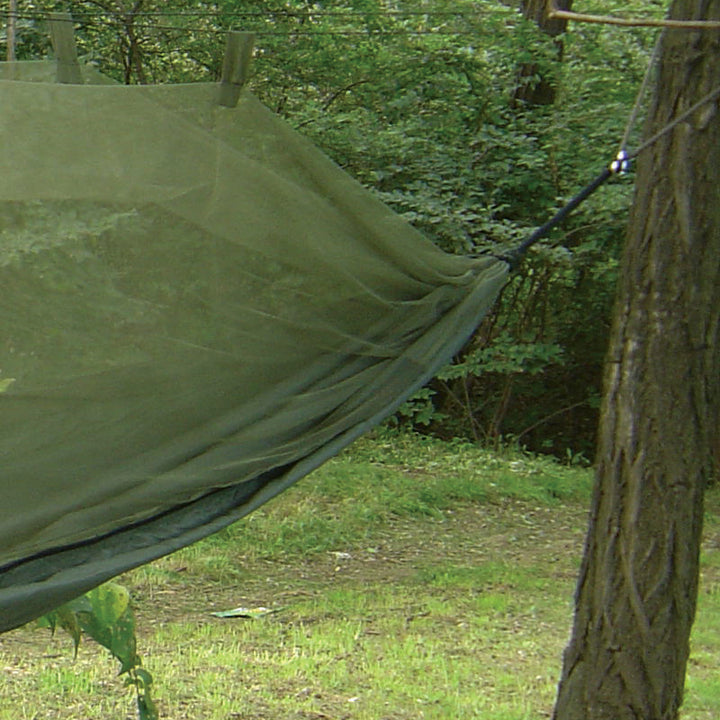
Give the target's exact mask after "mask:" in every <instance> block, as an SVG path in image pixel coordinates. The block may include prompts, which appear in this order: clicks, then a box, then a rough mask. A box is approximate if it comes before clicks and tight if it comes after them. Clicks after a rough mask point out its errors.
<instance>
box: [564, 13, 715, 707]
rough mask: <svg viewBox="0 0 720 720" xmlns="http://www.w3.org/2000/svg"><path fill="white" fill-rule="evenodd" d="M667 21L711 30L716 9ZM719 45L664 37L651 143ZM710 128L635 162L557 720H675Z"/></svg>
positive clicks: (710, 340) (707, 396) (704, 443)
mask: <svg viewBox="0 0 720 720" xmlns="http://www.w3.org/2000/svg"><path fill="white" fill-rule="evenodd" d="M670 16H671V17H672V18H677V19H696V20H710V19H712V20H718V19H720V0H704V1H703V2H696V1H695V0H674V2H673V3H672V7H671V11H670ZM719 63H720V34H719V33H718V32H717V31H703V32H696V31H693V32H691V31H667V32H666V33H665V35H664V37H663V40H662V47H661V60H660V68H659V77H658V79H657V84H656V91H655V98H654V103H653V105H652V108H651V112H650V116H649V121H648V123H647V127H646V133H647V134H652V133H654V132H656V131H657V130H659V129H660V128H662V127H664V126H665V125H666V124H667V123H668V122H669V121H671V120H672V118H673V117H674V116H676V115H677V114H678V113H680V112H682V111H683V110H685V109H687V108H689V107H691V106H692V105H693V103H695V102H697V101H698V100H700V99H701V98H702V97H703V96H705V95H706V94H707V93H709V92H710V91H712V90H714V89H716V88H717V86H718V77H717V68H718V64H719ZM719 323H720V122H719V121H718V107H717V103H716V102H714V103H712V104H707V105H705V106H704V107H702V108H701V109H700V110H699V111H698V112H696V113H695V114H694V115H693V116H692V117H691V118H690V119H689V120H688V121H687V122H684V123H682V124H680V125H679V126H678V127H676V128H675V129H674V130H673V131H672V133H671V134H669V135H667V136H666V137H664V138H663V140H662V141H661V142H659V143H658V144H656V145H655V146H654V147H653V149H652V150H651V151H650V152H648V153H647V154H646V155H644V156H643V157H642V158H641V160H640V162H639V165H638V173H637V190H636V194H635V202H634V207H633V211H632V217H631V221H630V228H629V234H628V239H627V247H626V250H625V255H624V259H623V263H622V271H621V283H620V287H619V295H618V298H617V304H616V310H615V323H614V329H613V331H612V336H611V345H610V353H609V358H608V361H607V371H606V377H605V398H604V408H603V412H602V420H601V426H600V434H599V441H598V453H597V460H598V466H597V474H596V484H595V491H594V499H593V504H592V509H591V518H590V527H589V530H588V535H587V541H586V547H585V554H584V560H583V564H582V568H581V572H580V579H579V583H578V589H577V598H576V614H575V622H574V628H573V634H572V639H571V642H570V645H569V646H568V648H567V650H566V653H565V659H564V668H563V673H562V678H561V682H560V688H559V694H558V699H557V706H556V709H555V719H556V720H576V719H577V718H584V719H585V720H630V719H631V718H632V719H633V720H635V719H637V718H643V720H674V718H677V716H678V708H679V707H680V705H681V702H682V697H683V687H684V678H685V670H686V664H687V659H688V653H689V635H690V629H691V626H692V622H693V618H694V614H695V607H696V600H697V591H698V560H699V548H700V537H701V528H702V516H703V491H704V488H705V486H706V483H707V482H708V480H709V478H710V475H711V471H712V452H711V447H712V436H713V432H714V431H715V429H716V425H715V420H716V409H717V406H718V401H719V400H720V343H719V342H718V340H719V339H720V338H719V337H718V335H719V334H720V326H719Z"/></svg>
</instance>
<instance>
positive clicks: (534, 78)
mask: <svg viewBox="0 0 720 720" xmlns="http://www.w3.org/2000/svg"><path fill="white" fill-rule="evenodd" d="M549 6H550V2H549V0H522V3H521V8H522V13H523V17H524V18H525V19H526V20H534V21H535V22H536V23H537V25H538V27H539V28H540V30H542V32H544V33H546V34H547V35H548V36H549V37H550V38H552V39H553V45H554V48H555V53H556V59H557V60H562V56H563V49H564V46H563V41H562V38H561V36H562V34H563V33H564V32H565V30H567V20H558V19H555V18H550V17H548V8H549ZM556 7H557V9H558V10H571V9H572V0H556ZM552 74H553V73H552V65H551V66H550V68H548V67H543V65H542V63H541V62H538V61H537V60H535V59H533V60H525V61H524V62H523V63H522V64H521V65H520V68H519V69H518V83H517V87H516V88H515V94H514V100H515V102H516V103H528V104H529V105H552V103H554V102H555V95H556V85H557V83H556V80H555V78H553V77H552Z"/></svg>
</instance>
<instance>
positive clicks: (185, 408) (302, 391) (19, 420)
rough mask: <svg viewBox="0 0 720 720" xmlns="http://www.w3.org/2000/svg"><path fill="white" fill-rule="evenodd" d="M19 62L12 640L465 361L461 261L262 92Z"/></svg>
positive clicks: (490, 282)
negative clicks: (15, 632) (62, 75)
mask: <svg viewBox="0 0 720 720" xmlns="http://www.w3.org/2000/svg"><path fill="white" fill-rule="evenodd" d="M53 76H54V67H53V66H52V65H50V64H48V63H14V64H7V63H6V64H0V133H1V134H2V138H3V143H2V152H0V288H1V290H0V631H4V630H8V629H10V628H13V627H16V626H18V625H20V624H22V623H25V622H27V621H29V620H31V619H33V618H35V617H37V616H39V615H40V614H42V613H44V612H46V611H48V610H49V609H51V608H53V607H55V606H57V605H58V604H60V603H62V602H64V601H66V600H68V599H70V598H72V597H74V596H76V595H79V594H81V593H82V592H85V591H86V590H88V589H90V588H92V587H94V586H95V585H97V584H99V583H101V582H103V581H104V580H106V579H108V578H110V577H112V576H114V575H116V574H118V573H120V572H123V571H124V570H127V569H129V568H132V567H135V566H138V565H140V564H143V563H146V562H149V561H150V560H152V559H154V558H157V557H160V556H161V555H164V554H167V553H169V552H172V551H174V550H176V549H178V548H180V547H183V546H185V545H187V544H189V543H191V542H194V541H196V540H198V539H200V538H202V537H204V536H206V535H207V534H209V533H211V532H215V531H217V530H219V529H221V528H222V527H225V526H226V525H228V524H229V523H231V522H234V521H235V520H237V519H239V518H240V517H242V516H243V515H245V514H247V513H248V512H250V511H252V510H253V509H254V508H256V507H258V506H259V505H261V504H262V503H264V502H265V501H267V500H268V499H270V498H271V497H273V496H274V495H276V494H277V493H279V492H281V491H282V490H284V489H285V488H287V487H288V486H289V485H291V484H292V483H294V482H295V481H297V480H298V479H299V478H300V477H302V476H303V475H305V474H307V473H308V472H309V471H311V470H312V469H314V468H315V467H317V466H318V465H319V464H321V463H322V462H324V461H325V460H327V459H328V458H329V457H331V456H332V455H334V454H336V453H337V452H338V451H339V450H341V449H342V448H343V447H344V446H346V445H347V444H348V443H349V442H351V441H352V440H353V439H355V438H356V437H358V436H359V435H360V434H362V433H363V432H365V431H366V430H368V429H369V428H371V427H372V426H373V425H374V424H376V423H378V422H379V421H381V420H382V419H383V418H385V417H387V416H388V415H389V414H390V413H392V412H393V411H395V410H396V409H397V407H398V406H399V405H400V404H401V403H402V402H403V401H404V400H405V399H406V398H407V397H408V396H409V395H410V394H411V393H412V392H414V391H415V390H416V389H417V388H418V387H420V386H421V385H422V384H423V383H425V382H427V380H428V379H429V378H430V377H432V375H433V374H434V373H435V372H436V371H437V369H438V368H439V367H440V366H441V365H442V364H444V363H445V362H447V361H448V360H449V358H450V357H451V356H452V355H453V354H454V353H455V352H457V351H458V349H459V348H460V347H461V346H462V344H463V343H464V342H465V341H466V340H467V338H468V337H469V335H470V334H471V333H472V331H473V329H474V328H475V327H476V325H477V323H478V322H479V320H480V319H481V318H482V316H483V314H484V313H485V312H486V311H487V309H488V307H489V306H490V305H491V304H492V302H493V300H494V298H495V297H496V295H497V293H498V291H499V289H500V288H501V287H502V286H503V284H504V283H505V281H506V279H507V274H508V265H507V263H505V262H503V261H500V260H496V259H494V258H490V257H487V258H475V259H472V258H463V257H456V256H451V255H448V254H445V253H443V252H441V251H440V250H438V249H437V248H436V247H435V246H433V245H432V244H431V243H430V242H429V241H428V240H427V239H425V238H423V237H422V236H421V235H420V234H418V233H417V232H416V231H415V230H413V229H412V228H411V227H410V226H409V225H407V224H406V223H405V222H404V221H403V220H402V219H401V218H399V217H398V216H397V215H395V214H393V213H392V212H391V211H390V210H388V209H387V208H386V207H385V206H384V205H382V204H381V203H379V202H378V201H377V200H375V199H374V198H373V197H372V195H370V194H369V193H368V192H367V191H365V190H364V189H363V188H362V187H361V186H360V185H359V184H357V183H356V182H355V181H354V180H353V179H352V178H350V177H349V176H348V175H347V174H346V173H344V172H343V171H342V170H341V169H339V168H338V167H337V166H336V165H334V164H333V163H332V162H331V161H330V160H328V159H327V158H326V157H325V156H324V155H323V154H322V153H321V152H320V151H318V150H317V149H316V148H315V147H313V146H312V145H311V144H310V143H308V142H307V141H306V140H304V139H303V138H302V137H300V136H299V135H298V134H297V133H296V132H294V131H293V130H292V129H291V128H290V127H289V126H288V125H287V124H285V123H284V122H283V121H282V120H280V119H279V118H277V117H276V116H274V115H273V114H272V113H271V112H270V111H268V110H267V109H266V108H265V107H263V106H262V105H261V104H260V103H259V102H258V101H257V100H256V99H254V98H253V97H252V96H251V95H250V94H248V93H244V94H243V95H242V98H241V100H240V103H239V104H238V106H237V108H234V109H230V108H226V107H221V106H219V105H218V104H217V90H218V88H217V86H216V85H213V84H193V85H180V86H155V87H139V86H134V87H126V86H120V85H113V84H110V83H107V82H106V81H104V80H103V79H102V78H101V77H100V76H99V75H97V73H95V72H93V71H92V70H89V69H87V70H85V78H86V84H84V85H59V84H56V83H54V82H53Z"/></svg>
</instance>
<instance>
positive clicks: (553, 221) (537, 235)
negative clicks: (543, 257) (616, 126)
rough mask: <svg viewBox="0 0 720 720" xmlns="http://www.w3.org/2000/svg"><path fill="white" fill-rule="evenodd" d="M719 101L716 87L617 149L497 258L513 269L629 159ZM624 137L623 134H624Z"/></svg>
mask: <svg viewBox="0 0 720 720" xmlns="http://www.w3.org/2000/svg"><path fill="white" fill-rule="evenodd" d="M718 98H720V86H718V87H716V88H715V89H714V90H712V91H710V92H709V93H708V94H707V95H705V96H704V97H703V98H701V99H700V100H698V101H697V102H696V103H695V104H694V105H692V106H691V107H689V108H688V109H687V110H685V112H683V113H681V114H680V115H678V116H677V117H675V118H673V119H672V120H671V121H670V122H669V123H667V125H665V126H663V127H662V128H661V129H660V130H658V131H657V132H656V133H655V134H653V135H651V136H650V137H649V138H647V139H646V140H644V141H643V142H642V143H641V144H640V145H638V146H637V147H636V148H635V149H634V150H632V151H630V152H626V151H625V150H620V152H619V153H618V154H617V157H616V158H615V160H613V161H612V162H611V163H610V164H609V165H608V166H607V167H606V168H605V169H604V170H603V171H602V172H601V173H600V174H599V175H598V176H597V177H596V178H595V179H594V180H593V181H591V182H590V183H589V184H588V185H586V186H585V187H584V188H583V189H582V190H581V191H580V192H579V193H578V194H577V195H575V196H574V197H573V198H571V199H570V200H569V201H568V202H567V203H566V204H565V206H564V207H562V208H561V209H560V210H558V212H557V213H556V214H555V215H554V216H553V217H552V218H550V220H548V221H547V222H546V223H545V224H544V225H542V226H540V227H539V228H537V230H535V231H534V232H533V233H532V234H531V235H530V236H529V237H527V238H526V239H525V240H523V241H522V242H521V243H520V244H519V245H518V246H517V247H516V248H514V249H513V250H511V251H510V252H509V253H507V254H505V255H499V256H498V257H499V258H500V259H501V260H505V261H506V262H507V263H508V264H509V265H510V267H511V268H513V269H514V268H515V267H517V265H518V263H519V262H520V260H522V258H523V256H524V255H525V253H526V252H527V251H528V250H529V249H530V248H531V247H532V246H533V245H535V243H537V242H538V241H539V240H542V238H544V237H545V236H546V235H547V234H548V233H549V232H550V230H552V229H553V228H554V227H556V226H557V225H559V224H560V223H561V222H562V221H563V220H565V218H566V217H567V216H568V215H570V213H571V212H572V211H573V210H575V209H576V208H577V207H578V206H579V205H581V204H582V203H583V202H584V201H585V200H587V199H588V198H589V197H590V196H591V195H592V194H593V193H594V192H596V191H597V190H598V189H599V188H601V187H602V186H603V185H604V184H605V183H606V182H607V181H608V180H609V179H610V178H611V177H613V176H614V175H620V174H622V173H624V172H626V171H627V170H628V167H629V164H630V162H631V161H632V160H635V158H637V157H638V155H640V154H641V153H642V152H644V151H645V150H647V149H648V148H649V147H651V146H652V145H654V144H655V143H656V142H658V140H660V139H662V138H663V137H665V135H667V134H668V133H670V132H671V131H672V130H674V129H675V128H676V127H677V126H678V125H679V124H680V123H682V122H684V121H685V120H687V119H688V118H689V117H690V116H691V115H693V113H695V112H697V111H698V110H699V109H700V108H702V107H703V106H705V105H707V104H709V103H711V102H713V101H715V100H717V99H718ZM626 135H627V133H626Z"/></svg>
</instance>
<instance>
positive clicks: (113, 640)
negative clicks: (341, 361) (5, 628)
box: [39, 582, 159, 720]
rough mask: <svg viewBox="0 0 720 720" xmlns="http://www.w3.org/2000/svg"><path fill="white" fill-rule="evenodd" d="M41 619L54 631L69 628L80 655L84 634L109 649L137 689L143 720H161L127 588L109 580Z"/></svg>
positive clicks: (123, 673)
mask: <svg viewBox="0 0 720 720" xmlns="http://www.w3.org/2000/svg"><path fill="white" fill-rule="evenodd" d="M39 622H40V624H41V625H42V626H44V627H49V628H50V629H51V630H52V631H53V632H55V630H56V629H57V628H58V627H59V628H61V629H62V630H65V631H66V632H67V633H68V634H69V635H70V636H71V637H72V639H73V643H74V644H75V654H76V655H77V652H78V648H79V646H80V641H81V638H82V635H83V633H85V634H86V635H88V636H89V637H91V638H92V639H93V640H95V642H97V643H99V644H100V645H102V646H103V647H104V648H107V649H108V650H109V651H110V652H111V653H112V655H113V657H115V658H116V659H117V660H118V661H119V663H120V675H126V676H127V677H126V682H127V684H128V685H130V686H131V687H132V688H133V689H134V690H135V698H136V702H137V710H138V717H139V719H140V720H157V719H158V717H159V715H158V710H157V706H156V705H155V703H154V701H153V699H152V692H151V688H152V684H153V678H152V675H151V674H150V673H149V672H148V671H147V670H146V669H145V668H143V666H142V660H141V658H140V656H139V655H138V653H137V639H136V636H135V617H134V614H133V611H132V605H131V603H130V593H129V592H128V590H127V589H126V588H124V587H123V586H122V585H118V584H116V583H112V582H110V583H105V584H104V585H101V586H100V587H97V588H95V589H94V590H91V591H90V592H88V593H87V594H86V595H83V596H82V597H80V598H77V599H76V600H72V601H71V602H69V603H66V604H65V605H62V606H61V607H59V608H57V609H56V610H53V611H52V612H50V613H48V614H47V615H45V616H43V617H42V618H41V619H40V620H39Z"/></svg>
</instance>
